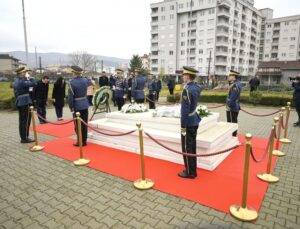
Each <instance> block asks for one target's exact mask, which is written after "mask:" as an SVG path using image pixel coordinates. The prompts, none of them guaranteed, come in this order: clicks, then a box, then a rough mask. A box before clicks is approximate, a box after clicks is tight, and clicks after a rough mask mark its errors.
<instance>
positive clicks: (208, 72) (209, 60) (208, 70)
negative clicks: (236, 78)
mask: <svg viewBox="0 0 300 229" xmlns="http://www.w3.org/2000/svg"><path fill="white" fill-rule="evenodd" d="M210 62H211V51H209V59H208V69H207V86H209V85H208V84H209V74H210Z"/></svg>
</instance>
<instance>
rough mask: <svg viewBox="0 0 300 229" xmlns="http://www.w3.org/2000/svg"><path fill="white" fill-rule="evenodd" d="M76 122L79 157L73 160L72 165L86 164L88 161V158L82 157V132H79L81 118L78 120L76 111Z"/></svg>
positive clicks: (78, 115)
mask: <svg viewBox="0 0 300 229" xmlns="http://www.w3.org/2000/svg"><path fill="white" fill-rule="evenodd" d="M76 123H77V128H76V129H77V138H78V144H79V155H80V158H79V159H77V160H76V161H74V162H73V163H74V165H86V164H88V163H90V160H89V159H86V158H83V149H82V132H81V120H80V113H79V112H77V113H76Z"/></svg>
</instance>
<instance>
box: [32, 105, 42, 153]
mask: <svg viewBox="0 0 300 229" xmlns="http://www.w3.org/2000/svg"><path fill="white" fill-rule="evenodd" d="M30 113H31V120H32V128H33V135H34V142H35V143H34V146H32V147H31V148H30V151H32V152H37V151H41V150H43V149H44V148H45V146H40V145H39V141H38V137H37V132H36V126H35V112H34V109H33V106H31V107H30Z"/></svg>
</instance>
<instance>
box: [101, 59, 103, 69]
mask: <svg viewBox="0 0 300 229" xmlns="http://www.w3.org/2000/svg"><path fill="white" fill-rule="evenodd" d="M101 72H103V60H101Z"/></svg>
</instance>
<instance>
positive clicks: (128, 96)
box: [127, 91, 132, 103]
mask: <svg viewBox="0 0 300 229" xmlns="http://www.w3.org/2000/svg"><path fill="white" fill-rule="evenodd" d="M127 98H128V101H129V102H130V103H131V98H132V97H131V91H128V93H127Z"/></svg>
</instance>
